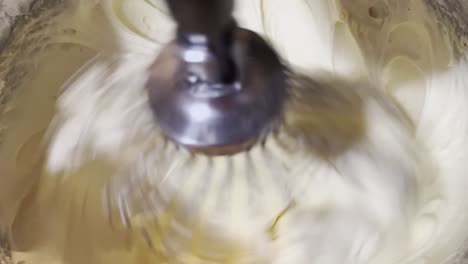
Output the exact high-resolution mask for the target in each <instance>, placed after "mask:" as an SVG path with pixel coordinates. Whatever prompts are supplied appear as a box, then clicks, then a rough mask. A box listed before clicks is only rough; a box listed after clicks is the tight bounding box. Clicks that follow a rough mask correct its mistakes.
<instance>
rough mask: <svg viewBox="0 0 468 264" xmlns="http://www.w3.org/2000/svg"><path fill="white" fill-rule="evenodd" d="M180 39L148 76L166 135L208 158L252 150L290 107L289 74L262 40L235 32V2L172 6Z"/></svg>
mask: <svg viewBox="0 0 468 264" xmlns="http://www.w3.org/2000/svg"><path fill="white" fill-rule="evenodd" d="M167 4H168V6H169V8H170V10H171V12H172V15H173V17H174V19H175V20H176V22H177V23H178V28H177V39H176V40H174V41H173V42H171V43H170V44H168V45H167V46H166V47H165V48H164V49H163V50H162V52H161V53H160V55H159V57H158V58H157V60H156V62H155V63H154V65H153V66H152V67H151V69H150V78H149V81H148V83H147V85H146V86H147V89H148V92H149V97H150V102H151V107H152V110H153V113H154V115H155V117H156V119H157V122H158V125H159V126H160V127H161V129H162V131H163V132H164V133H165V135H166V136H167V137H168V138H170V139H172V140H174V141H175V142H177V143H178V144H180V145H183V146H185V147H187V148H188V149H190V150H192V151H195V152H201V153H204V154H209V155H226V154H233V153H236V152H239V151H242V150H245V149H247V148H250V147H251V146H252V145H253V144H255V142H257V140H258V139H259V138H260V137H261V135H263V134H265V133H266V132H268V131H270V129H271V128H272V127H273V126H274V124H275V121H277V120H278V118H279V117H280V115H281V112H282V110H283V107H284V103H285V100H286V94H287V92H286V67H285V66H284V65H283V64H282V63H281V61H280V59H279V56H278V55H277V54H276V52H275V51H274V50H273V48H272V47H271V46H270V45H269V44H267V42H266V41H265V40H263V39H262V37H260V36H259V35H258V34H256V33H254V32H252V31H249V30H247V29H243V28H240V27H238V26H237V23H236V21H235V19H234V18H233V17H232V14H231V13H232V11H233V0H222V1H221V0H199V1H193V0H169V1H167Z"/></svg>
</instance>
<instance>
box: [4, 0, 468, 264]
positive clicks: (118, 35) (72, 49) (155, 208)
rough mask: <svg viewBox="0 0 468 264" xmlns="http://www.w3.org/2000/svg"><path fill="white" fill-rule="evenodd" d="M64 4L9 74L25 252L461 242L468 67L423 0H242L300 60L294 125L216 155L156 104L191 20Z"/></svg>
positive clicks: (365, 259) (228, 255)
mask: <svg viewBox="0 0 468 264" xmlns="http://www.w3.org/2000/svg"><path fill="white" fill-rule="evenodd" d="M63 8H64V9H63V10H62V12H61V13H60V14H59V15H55V16H44V17H42V18H38V21H39V22H41V23H42V24H43V25H47V26H45V27H44V29H42V30H41V29H38V30H37V31H33V30H32V29H31V30H30V31H29V32H31V31H33V32H37V33H35V34H37V35H31V34H29V35H28V36H35V37H37V38H41V39H42V40H43V41H42V42H41V43H40V44H38V46H37V47H40V48H41V49H40V50H41V51H42V52H39V53H35V52H33V51H34V48H31V54H34V60H33V61H34V63H35V64H36V65H42V67H41V66H39V67H38V66H36V67H37V69H36V70H35V71H30V73H29V74H28V75H27V76H26V77H24V78H23V79H22V81H21V82H12V81H11V78H10V79H5V80H7V81H8V82H5V83H7V85H8V84H10V86H12V85H11V83H14V84H15V85H14V86H15V89H17V90H19V91H21V93H19V94H17V95H16V97H15V101H14V102H15V105H13V106H11V107H9V108H8V109H6V110H5V113H4V114H3V118H2V121H3V122H4V123H3V124H4V125H5V126H7V127H8V129H7V130H6V132H5V133H4V134H3V138H4V141H3V142H4V143H3V144H2V145H0V175H7V176H2V180H4V181H5V183H7V184H1V185H0V198H2V199H0V201H2V203H0V220H1V221H0V222H1V223H6V226H8V227H9V229H10V233H11V238H12V241H13V248H14V250H15V252H16V257H17V259H18V260H23V259H24V260H26V261H27V262H28V261H29V262H31V263H64V264H65V263H66V264H69V263H133V262H140V263H141V262H143V263H146V262H148V263H180V262H181V263H278V264H279V263H281V264H283V263H296V264H299V263H318V264H322V263H327V264H328V263H337V264H338V263H377V264H385V263H392V264H393V263H428V264H439V263H445V262H444V261H452V262H453V261H454V260H455V259H456V258H457V256H456V255H453V253H454V252H456V251H457V250H459V249H460V248H461V247H462V245H463V242H464V240H465V239H466V237H467V234H468V230H467V229H468V228H466V227H465V226H466V224H465V222H466V217H467V213H465V212H467V209H468V202H465V201H466V200H468V199H467V198H468V197H467V196H466V194H465V193H466V191H465V189H466V187H467V185H468V178H467V177H465V171H466V169H467V168H466V165H465V164H466V162H465V160H466V159H467V158H468V151H466V149H467V146H468V145H467V144H468V142H467V140H468V138H467V136H466V135H468V133H467V132H468V131H467V129H468V127H467V123H466V122H467V119H468V105H466V103H464V102H466V101H467V100H468V89H467V88H466V77H465V74H464V73H465V72H466V71H467V70H468V69H467V62H466V61H465V59H464V58H459V57H455V56H454V54H455V53H454V52H453V51H452V42H451V40H450V39H449V37H448V34H446V32H445V31H444V30H447V29H446V28H443V27H440V24H439V23H438V21H437V19H436V17H435V16H434V15H433V14H432V13H431V11H430V10H429V9H427V7H426V6H425V4H424V1H422V0H413V1H391V0H388V1H384V0H380V1H367V0H355V1H352V2H351V1H332V0H329V1H326V0H317V1H303V0H289V1H284V0H266V1H257V0H238V1H236V12H235V17H236V19H237V20H238V22H239V24H240V25H241V26H242V27H245V28H248V29H251V30H253V31H256V32H258V33H259V34H261V35H262V36H263V37H264V38H266V39H267V40H269V41H270V42H271V43H272V45H273V46H274V47H275V48H276V49H277V50H278V52H279V53H280V55H281V56H282V57H283V58H284V59H285V60H286V61H287V62H288V64H290V65H291V67H292V69H293V70H295V71H296V72H297V73H298V74H299V75H298V76H297V77H296V78H295V80H294V82H292V83H291V86H292V88H293V91H294V100H293V101H292V103H291V105H290V107H289V108H288V110H287V112H286V117H285V121H284V124H283V125H282V126H281V127H280V128H279V134H278V135H276V136H271V137H269V138H268V140H267V141H266V142H265V145H264V146H257V147H255V148H254V149H253V150H252V151H251V152H249V153H243V154H239V155H236V156H233V157H229V158H226V157H220V158H212V159H209V158H206V157H202V156H196V157H193V156H192V155H189V153H186V152H184V151H183V150H182V149H178V148H176V147H175V146H174V145H173V144H170V143H169V144H167V142H164V140H163V139H162V137H161V135H160V133H159V131H158V128H157V124H155V123H154V122H153V118H152V115H151V112H150V110H149V109H148V106H147V98H146V93H145V91H144V90H143V86H144V82H145V81H146V69H147V68H148V66H149V65H150V64H151V63H152V62H153V60H154V59H155V57H156V56H157V54H158V51H159V50H160V48H161V47H162V46H163V45H164V44H165V43H167V42H168V41H170V40H171V39H172V38H173V34H174V28H175V24H174V22H173V21H172V20H171V18H170V16H169V14H168V11H167V8H166V7H165V6H164V1H159V0H146V1H144V0H101V1H98V0H97V1H91V0H81V1H74V2H72V3H67V4H66V5H65V6H64V7H63ZM38 21H36V22H37V23H39V22H38ZM37 23H36V24H35V25H37ZM33 25H34V24H31V25H30V27H32V28H33ZM26 32H28V31H26ZM44 47H47V49H45V48H44ZM11 54H13V55H10V57H8V56H7V57H6V58H7V59H9V60H10V61H12V58H14V56H18V55H15V53H14V52H13V51H12V53H11ZM5 61H6V60H5ZM54 65H55V66H54ZM24 67H25V68H28V67H33V66H32V65H29V64H28V63H25V66H24ZM80 67H81V69H78V68H80ZM1 73H2V72H0V74H1ZM72 75H73V76H72ZM1 76H2V75H0V78H2V77H1ZM1 80H2V79H0V84H1ZM67 80H68V81H67ZM62 86H64V87H65V88H64V89H63V90H60V87H62ZM7 87H8V86H7ZM57 96H58V98H59V99H58V100H57V103H56V108H55V109H54V103H55V97H57ZM51 120H52V123H51V124H49V122H50V121H51ZM43 139H46V140H43ZM12 153H13V154H12ZM41 154H43V155H41ZM44 160H45V161H44ZM33 161H37V162H33ZM43 161H44V162H43ZM25 168H27V169H25ZM38 168H44V169H43V170H42V174H41V175H38V171H40V170H39V169H38ZM33 181H35V183H34V184H25V183H27V182H30V183H31V182H33ZM6 186H9V187H6ZM103 205H104V206H103ZM103 208H104V210H103ZM109 221H110V223H111V224H112V225H111V226H109ZM452 262H447V263H452Z"/></svg>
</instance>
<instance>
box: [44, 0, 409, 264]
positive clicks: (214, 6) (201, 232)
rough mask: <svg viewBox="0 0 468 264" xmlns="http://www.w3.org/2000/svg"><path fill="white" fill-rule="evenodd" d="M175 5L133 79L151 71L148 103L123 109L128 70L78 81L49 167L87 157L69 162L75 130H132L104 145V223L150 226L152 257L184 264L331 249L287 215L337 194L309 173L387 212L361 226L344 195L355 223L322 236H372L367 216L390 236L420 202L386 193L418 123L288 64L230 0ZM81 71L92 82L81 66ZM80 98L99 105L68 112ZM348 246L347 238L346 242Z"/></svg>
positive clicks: (403, 169)
mask: <svg viewBox="0 0 468 264" xmlns="http://www.w3.org/2000/svg"><path fill="white" fill-rule="evenodd" d="M167 4H168V6H169V9H170V10H171V13H172V15H173V17H174V19H175V21H176V22H177V24H178V28H177V34H176V35H177V37H176V39H175V40H174V41H173V42H171V43H169V44H168V45H167V46H166V47H165V48H163V49H162V50H161V52H160V54H159V56H158V58H157V59H156V61H155V62H154V63H153V64H152V66H151V67H150V69H149V70H147V71H146V72H137V70H135V72H126V73H125V74H126V75H128V76H130V75H132V74H135V76H136V75H138V76H142V75H146V74H147V75H146V78H143V79H145V82H144V84H143V85H142V86H145V89H144V94H145V96H144V97H145V98H146V99H147V100H143V101H144V103H143V104H141V105H138V107H134V108H132V109H130V108H129V107H128V106H129V104H131V103H132V102H131V101H132V100H134V99H141V98H140V97H139V96H141V93H140V92H138V91H135V90H136V88H135V86H138V85H134V84H135V83H134V82H133V81H129V79H126V77H125V76H119V78H118V80H117V81H113V82H111V81H108V82H107V83H106V80H105V79H104V80H100V82H99V83H100V84H101V85H103V86H105V87H106V89H108V90H107V91H105V92H101V91H98V90H99V89H97V91H93V89H91V88H89V87H88V88H86V87H83V86H82V85H79V84H77V83H73V82H72V83H71V84H70V86H69V87H68V88H67V89H66V90H65V92H64V94H63V95H62V97H61V98H60V100H61V101H60V102H62V106H61V108H60V107H59V110H60V109H61V110H63V111H62V112H59V114H58V117H57V118H56V121H55V127H56V128H57V131H58V132H57V133H56V134H55V137H53V140H52V142H51V150H50V153H49V154H50V158H49V164H52V165H53V166H52V167H54V166H56V167H57V164H59V163H60V162H58V160H60V158H61V159H67V160H68V161H67V162H68V163H73V164H80V162H79V160H80V159H82V157H81V158H77V159H75V158H76V157H78V156H79V154H77V155H65V157H64V155H61V154H62V153H64V152H63V151H62V150H64V149H69V148H70V146H69V145H67V140H69V139H70V133H72V132H73V133H72V134H74V135H76V134H80V136H79V138H85V137H86V136H83V135H84V134H86V133H88V134H89V135H91V136H90V137H93V136H94V137H95V138H94V139H89V142H88V143H89V144H90V145H93V144H94V143H92V142H97V143H95V145H96V146H97V145H99V146H97V147H96V146H95V147H96V148H97V149H98V148H101V150H102V149H103V148H106V146H107V145H106V144H105V143H102V142H100V141H99V139H101V138H103V137H100V135H99V132H96V131H97V130H96V131H93V129H99V128H100V127H102V128H103V129H104V130H105V129H109V128H111V129H110V130H106V131H105V133H104V134H106V136H107V137H108V138H113V136H119V135H124V136H123V137H122V138H120V139H119V140H116V141H114V142H112V144H110V145H109V144H108V145H109V147H110V149H108V152H109V153H111V152H112V158H111V159H114V160H115V161H117V163H119V168H118V169H117V170H116V173H115V175H114V176H113V177H112V178H111V179H110V180H109V183H108V184H107V188H106V190H105V191H104V193H105V195H104V202H105V205H106V209H107V210H108V213H109V217H110V220H111V222H112V223H113V224H114V225H115V224H116V221H118V222H121V223H123V224H124V226H125V227H127V228H131V229H138V228H142V231H143V233H144V234H145V237H146V238H147V241H148V243H149V244H150V245H151V246H152V248H153V249H155V250H157V251H158V252H160V253H161V254H162V255H164V256H166V257H167V258H169V259H175V260H176V261H182V262H184V263H194V259H198V260H197V261H201V260H200V259H205V260H210V261H213V262H215V263H250V262H253V263H272V258H275V261H277V262H274V263H285V262H281V260H282V259H283V258H285V257H286V256H290V255H291V253H289V252H288V250H284V252H283V251H281V252H279V253H277V252H272V251H268V250H265V249H264V247H270V246H268V245H270V244H274V243H280V242H281V243H286V244H289V245H291V246H293V245H294V244H295V243H299V244H300V243H306V244H307V243H309V244H308V245H307V247H308V248H309V247H310V248H314V247H315V248H316V249H315V250H305V251H304V252H303V253H302V254H299V255H297V256H295V257H292V258H295V260H292V261H291V262H287V263H308V262H307V261H310V259H318V258H319V257H320V256H321V254H329V253H326V252H330V251H327V250H323V248H321V247H323V246H321V247H320V246H319V245H316V244H314V243H318V242H313V241H315V240H312V239H310V241H309V240H307V239H295V238H291V237H290V236H288V235H287V234H288V232H289V234H290V233H292V231H293V230H295V227H294V226H296V227H297V226H301V225H300V224H291V226H289V222H287V223H288V224H285V223H282V222H281V221H280V220H281V219H282V216H283V215H284V214H285V213H286V212H288V211H294V210H296V211H295V212H296V213H295V214H296V216H297V215H299V216H298V217H297V218H295V219H293V220H292V222H294V221H296V220H297V219H300V218H302V217H304V218H306V219H308V217H310V216H308V215H306V214H302V213H303V212H308V211H312V210H315V209H314V208H315V207H316V206H317V205H313V204H311V203H310V201H309V200H308V197H309V196H310V195H312V194H314V193H321V192H323V190H326V189H327V188H331V187H329V186H328V187H327V186H320V184H315V187H314V188H310V185H309V183H310V182H311V181H316V183H320V181H321V179H320V177H316V178H314V177H312V176H311V175H322V174H323V175H328V174H330V175H332V176H329V177H331V178H333V177H335V178H336V179H342V177H343V175H346V180H349V181H350V182H354V183H355V184H356V185H358V186H359V188H362V190H363V193H362V194H361V193H360V194H359V197H361V198H362V197H364V199H363V200H364V201H365V202H367V203H369V204H372V203H373V202H374V201H375V200H377V201H380V202H382V201H383V203H384V204H385V208H383V209H382V208H375V207H372V206H369V208H370V209H369V208H366V209H361V210H362V211H365V213H362V214H365V216H363V217H362V218H360V217H359V216H357V214H358V213H357V211H358V210H356V212H352V209H351V208H354V207H353V205H350V204H349V203H348V201H344V200H346V199H340V198H339V197H338V198H335V197H332V198H330V199H331V200H333V201H334V202H336V203H342V204H339V206H337V208H339V213H335V214H336V215H339V216H340V218H341V217H342V216H343V217H345V218H346V217H349V219H348V220H347V221H348V224H349V229H346V230H344V231H343V230H342V228H343V226H342V225H340V224H339V223H335V222H333V221H330V225H331V226H327V227H326V229H329V230H341V231H342V232H343V233H345V234H351V235H349V236H348V237H353V236H355V235H357V234H361V232H373V231H368V230H367V229H366V227H367V226H365V224H366V223H367V222H372V223H377V226H379V228H382V229H385V228H387V227H388V226H389V225H392V224H395V223H397V224H399V223H400V222H398V221H396V219H397V215H398V214H400V213H401V211H405V212H406V211H409V210H407V209H408V208H411V207H412V206H413V205H414V202H415V200H416V197H413V196H412V195H411V193H405V192H403V193H402V190H401V188H400V187H399V186H396V187H395V188H392V187H391V186H388V179H392V180H395V181H398V182H401V183H405V186H414V184H415V181H416V180H417V179H416V178H417V177H416V176H415V175H417V174H418V168H417V166H415V165H416V164H417V163H418V157H417V154H416V153H415V151H413V143H412V140H411V136H410V135H411V133H412V127H411V125H410V124H409V122H408V121H407V120H406V117H405V116H404V115H403V114H402V113H401V112H400V111H399V109H398V108H397V107H395V106H394V105H393V104H392V103H391V102H389V101H387V100H386V99H385V98H384V97H383V96H382V95H380V94H379V93H378V92H377V91H376V90H373V89H372V88H371V87H369V84H367V83H351V82H348V81H343V80H341V79H339V78H338V77H336V76H333V75H331V74H328V73H322V74H317V75H314V76H311V75H310V74H307V75H305V74H302V73H300V72H294V71H293V70H292V69H289V67H288V66H287V65H286V63H285V62H283V60H282V59H280V57H279V55H278V54H277V53H276V52H275V50H274V49H273V47H272V46H270V44H268V43H267V42H266V41H265V40H264V39H263V38H262V37H261V36H259V35H258V34H256V33H254V32H252V31H249V30H246V29H243V28H240V27H238V26H237V23H236V21H235V19H234V18H233V16H232V15H231V13H232V10H233V1H232V0H231V1H228V0H224V1H219V0H199V1H194V0H170V1H167ZM91 67H93V66H91ZM116 71H118V69H117V70H116ZM115 75H118V72H116V73H115ZM80 76H81V77H80V78H82V79H86V78H88V77H89V76H88V77H86V71H85V72H83V73H82V74H80ZM83 76H84V77H83ZM89 78H90V77H89ZM128 78H130V77H128ZM116 87H125V90H123V89H121V88H116ZM99 88H100V89H102V87H99ZM110 88H113V89H110ZM86 89H88V90H86ZM85 90H86V91H88V92H90V93H92V96H90V97H89V100H88V103H89V102H91V103H89V104H90V105H91V107H90V108H89V109H83V110H82V113H80V114H78V113H72V112H71V111H67V109H71V108H70V107H69V106H67V104H70V102H74V101H76V100H74V99H76V96H77V95H79V94H80V93H84V94H86V92H83V91H85ZM113 96H114V97H113ZM64 109H65V110H64ZM80 111H81V110H80ZM116 113H117V115H116ZM148 113H149V115H147V114H148ZM74 114H76V115H77V116H78V115H83V116H86V117H85V119H80V118H75V117H74V116H73V115H74ZM109 120H113V121H112V122H115V123H112V122H110V121H109ZM115 120H117V121H115ZM108 121H109V122H110V123H107V122H108ZM70 122H75V123H73V125H71V126H69V125H68V124H71V123H70ZM80 122H81V123H80ZM118 122H123V123H120V124H118ZM109 124H110V125H109ZM112 124H113V125H112ZM122 124H125V126H122ZM112 129H117V130H118V131H112ZM72 130H73V131H72ZM75 130H78V131H79V132H78V133H76V131H75ZM65 134H66V135H65ZM64 135H65V136H64ZM106 136H104V137H106ZM90 142H91V143H90ZM78 145H79V148H76V149H74V150H73V152H77V153H78V152H83V153H85V152H86V151H88V150H87V149H86V148H88V147H89V146H85V145H84V144H78ZM383 146H384V147H383ZM75 147H76V146H75ZM90 148H92V147H90ZM104 152H105V151H104ZM57 153H59V154H57ZM91 153H92V155H100V154H102V153H103V152H102V151H101V152H99V151H91ZM70 160H71V161H70ZM59 167H60V166H59ZM363 175H365V176H363ZM327 177H328V176H327ZM321 188H323V190H321ZM350 193H353V195H354V192H350ZM350 195H351V194H350ZM334 199H335V200H336V201H335V200H334ZM356 199H357V198H356ZM402 201H403V202H402ZM402 207H403V209H404V210H401V209H402ZM366 210H368V211H366ZM360 213H361V212H360ZM320 214H321V215H324V216H323V218H320V219H318V218H317V217H315V216H314V217H311V218H310V219H309V220H308V223H309V224H310V225H308V227H307V228H308V230H311V231H310V232H311V233H313V232H319V231H317V230H316V229H320V225H321V224H322V225H323V222H321V221H323V219H328V218H331V217H335V214H332V213H330V214H329V215H328V214H327V212H326V210H324V211H323V212H321V213H320ZM369 219H370V220H369ZM297 221H299V220H297ZM366 221H367V222H366ZM311 223H316V225H315V226H314V225H313V224H311ZM285 225H286V226H285ZM333 225H336V226H333ZM369 225H371V224H369ZM373 228H374V227H373ZM337 232H338V231H337ZM375 232H377V231H375ZM397 235H399V234H395V236H397ZM348 239H350V238H348ZM348 239H342V240H341V241H340V242H339V243H343V247H347V246H348V244H347V243H349V241H348ZM395 239H396V238H395ZM319 240H320V239H319ZM277 241H280V242H277ZM328 246H329V247H332V246H333V247H338V246H339V245H328ZM350 247H351V246H350ZM267 251H268V252H270V253H266V254H265V252H267ZM350 251H351V249H350ZM323 252H325V253H323ZM273 253H274V254H278V255H279V256H276V257H273V256H272V255H273ZM328 257H329V258H331V259H334V260H335V262H331V263H344V262H340V261H343V258H344V256H341V255H336V256H328ZM355 257H356V258H359V259H360V258H364V259H366V258H369V256H360V255H359V256H355ZM202 263H203V262H202Z"/></svg>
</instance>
